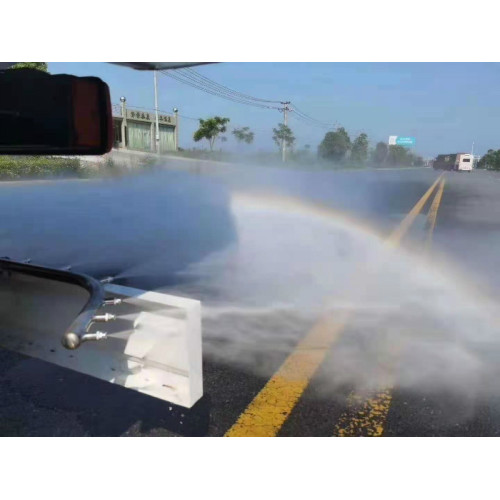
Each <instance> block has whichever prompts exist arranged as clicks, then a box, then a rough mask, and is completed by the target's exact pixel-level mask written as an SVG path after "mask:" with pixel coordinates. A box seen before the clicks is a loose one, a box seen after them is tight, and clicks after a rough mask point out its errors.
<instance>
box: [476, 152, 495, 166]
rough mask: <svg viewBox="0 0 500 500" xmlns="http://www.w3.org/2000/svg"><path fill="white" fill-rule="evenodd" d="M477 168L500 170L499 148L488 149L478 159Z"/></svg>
mask: <svg viewBox="0 0 500 500" xmlns="http://www.w3.org/2000/svg"><path fill="white" fill-rule="evenodd" d="M477 168H484V169H487V170H500V149H499V150H497V151H494V150H493V149H488V152H487V153H486V154H485V155H483V156H482V157H481V159H480V160H479V162H478V164H477Z"/></svg>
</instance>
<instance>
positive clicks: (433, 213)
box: [424, 177, 446, 252]
mask: <svg viewBox="0 0 500 500" xmlns="http://www.w3.org/2000/svg"><path fill="white" fill-rule="evenodd" d="M445 183H446V180H445V178H444V177H443V178H442V179H441V182H440V183H439V189H438V192H437V193H436V196H435V197H434V200H432V205H431V208H430V209H429V213H428V214H427V226H428V228H429V229H428V232H427V239H426V241H425V250H424V251H425V252H428V251H429V249H430V247H431V245H432V237H433V235H434V228H435V227H436V220H437V214H438V210H439V205H440V204H441V199H442V198H443V190H444V185H445Z"/></svg>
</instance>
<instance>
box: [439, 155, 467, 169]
mask: <svg viewBox="0 0 500 500" xmlns="http://www.w3.org/2000/svg"><path fill="white" fill-rule="evenodd" d="M473 164H474V157H473V156H472V155H471V154H470V153H452V154H446V155H438V156H437V157H436V159H435V160H434V162H433V167H434V170H455V171H457V172H461V171H465V172H470V171H471V170H472V166H473Z"/></svg>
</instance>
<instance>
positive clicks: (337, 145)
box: [318, 127, 351, 162]
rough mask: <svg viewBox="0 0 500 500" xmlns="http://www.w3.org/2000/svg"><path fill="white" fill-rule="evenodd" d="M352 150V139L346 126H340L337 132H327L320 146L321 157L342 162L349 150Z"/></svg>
mask: <svg viewBox="0 0 500 500" xmlns="http://www.w3.org/2000/svg"><path fill="white" fill-rule="evenodd" d="M350 150H351V139H350V137H349V134H348V133H347V131H346V129H345V128H344V127H340V128H338V129H337V130H336V131H335V132H327V133H326V134H325V137H324V139H323V140H322V141H321V144H320V145H319V147H318V154H319V156H320V157H321V158H324V159H326V160H332V161H337V162H340V161H342V160H343V159H344V158H345V156H346V154H347V153H348V151H350Z"/></svg>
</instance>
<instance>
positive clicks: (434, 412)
mask: <svg viewBox="0 0 500 500" xmlns="http://www.w3.org/2000/svg"><path fill="white" fill-rule="evenodd" d="M253 175H254V174H248V176H247V177H243V178H242V177H241V176H240V177H239V178H238V180H235V179H234V177H232V176H230V177H228V178H223V177H224V176H221V177H220V179H219V181H220V182H223V183H226V184H227V185H229V186H230V188H231V189H235V188H236V187H238V186H240V185H242V184H245V185H246V186H249V185H255V186H257V185H258V182H257V180H256V179H255V178H253V177H252V176H253ZM259 175H260V174H259ZM272 175H273V176H275V184H274V186H275V187H276V186H281V183H280V180H279V173H273V174H272ZM311 175H313V176H314V175H318V176H320V175H323V174H320V173H318V174H311ZM439 175H440V172H434V171H432V170H430V169H411V170H384V171H378V172H372V171H354V172H343V173H338V174H335V175H334V177H333V178H332V179H333V181H332V183H331V184H327V183H323V182H320V183H319V185H321V186H322V187H321V189H318V190H315V189H314V186H315V185H318V184H317V183H316V184H314V183H315V182H317V181H311V180H310V179H311V177H310V175H307V176H305V175H303V174H300V173H299V174H297V177H296V178H295V181H294V182H293V183H290V184H289V185H288V188H287V189H281V193H280V194H282V195H286V196H294V197H298V198H300V199H302V200H307V203H318V202H321V203H322V204H325V203H326V204H327V205H328V206H329V207H331V208H332V209H333V210H335V211H336V213H339V212H340V213H342V214H343V215H345V216H346V217H349V218H351V219H352V220H356V221H359V222H360V225H361V221H362V224H363V226H364V227H366V226H368V227H369V228H370V229H371V230H373V231H376V232H377V233H378V234H379V235H380V236H379V237H378V239H376V238H375V237H373V236H370V238H372V239H368V240H367V239H366V238H368V237H367V236H363V235H361V236H360V235H359V234H358V233H359V231H358V229H357V228H356V227H355V224H354V223H353V231H352V235H351V233H350V232H349V230H346V229H345V223H344V226H342V227H341V229H342V231H344V233H342V234H344V236H343V238H342V242H343V243H342V244H343V245H345V248H344V247H342V248H341V247H338V248H337V247H335V248H333V247H332V253H331V255H332V257H331V259H332V260H331V262H332V269H331V272H332V273H333V274H335V273H337V274H335V276H336V281H335V283H336V286H335V287H332V290H331V291H332V293H331V296H329V295H328V293H329V292H328V291H329V288H328V287H329V286H330V282H328V283H327V284H325V285H324V287H325V288H324V289H323V288H322V287H321V286H319V284H318V286H317V287H316V288H315V289H316V290H317V288H318V287H319V288H320V290H319V291H318V295H317V296H316V295H315V296H314V301H316V302H317V301H318V300H319V296H324V298H325V299H328V300H330V302H331V303H330V305H331V309H328V310H329V311H330V310H333V313H332V315H333V316H328V318H327V319H326V320H324V321H323V323H321V321H322V318H323V317H324V314H325V313H324V312H321V311H320V312H318V311H315V312H314V314H313V313H311V310H309V309H308V310H307V312H304V310H302V309H300V308H299V307H298V306H297V302H293V300H292V301H291V303H292V304H295V309H294V308H293V307H288V308H285V310H284V311H283V310H281V309H279V308H277V309H269V310H265V311H264V312H263V313H262V314H256V313H255V311H256V310H257V309H258V304H257V305H256V306H255V307H254V309H253V310H252V311H251V313H250V312H248V311H250V309H248V308H247V309H246V311H247V313H241V312H239V311H238V310H237V309H234V310H233V311H232V312H231V310H230V311H229V312H226V313H224V314H220V315H217V314H212V315H210V314H207V316H206V317H205V319H204V329H205V330H206V332H207V334H206V336H205V340H204V343H205V345H204V352H205V353H206V354H205V356H204V368H203V370H204V373H203V375H204V393H205V394H204V396H203V398H202V399H201V400H200V401H199V402H198V403H197V404H196V405H195V407H194V408H192V409H190V410H186V409H184V408H181V407H177V406H175V405H171V404H168V403H165V402H162V401H159V400H156V399H153V398H150V397H147V396H144V395H141V394H138V393H135V392H133V391H130V390H127V389H124V388H121V387H118V386H114V385H112V384H108V383H105V382H102V381H99V380H96V379H93V378H91V377H87V376H84V375H81V374H78V373H75V372H71V371H69V370H65V369H62V368H59V367H56V366H54V365H51V364H48V363H44V362H42V361H39V360H34V359H28V358H25V357H23V356H20V355H18V354H15V353H11V352H7V351H4V350H0V401H1V403H0V435H3V436H223V435H226V434H228V433H229V434H232V435H276V436H334V435H383V436H450V435H453V436H494V435H497V434H498V433H499V431H500V391H498V390H497V389H496V385H498V384H497V381H498V376H499V374H500V370H499V369H498V368H497V364H498V365H500V340H499V338H498V337H497V334H498V335H500V331H497V330H496V328H497V323H496V320H495V314H494V312H492V308H491V304H494V303H495V300H496V296H497V294H498V292H499V289H498V288H499V279H498V277H499V271H500V252H498V251H496V249H497V248H498V244H499V243H500V217H499V216H500V175H498V174H495V173H490V172H481V171H475V172H472V173H470V174H469V173H454V172H448V173H446V174H445V175H444V179H445V182H444V184H443V185H441V184H440V183H436V185H435V188H434V190H433V192H432V193H430V194H429V196H428V198H427V199H425V200H424V201H425V203H423V204H422V206H421V207H420V209H419V210H417V211H416V213H414V217H413V219H412V220H411V224H410V225H409V227H407V229H406V230H405V232H404V235H403V236H402V237H401V238H400V239H398V238H399V237H398V238H396V237H395V236H394V234H395V233H394V231H398V228H401V227H402V225H403V226H404V224H405V221H408V214H410V213H411V211H412V209H413V208H414V207H415V206H416V204H418V202H419V200H421V199H422V197H423V196H424V195H425V193H426V192H427V191H428V189H429V188H430V187H431V185H433V183H435V181H436V179H437V178H438V176H439ZM308 182H311V186H309V187H308V186H307V183H308ZM332 186H333V187H332ZM440 186H442V187H441V189H442V191H441V198H440V200H439V203H438V201H435V196H436V193H437V192H438V191H439V189H440ZM433 203H434V209H432V206H433ZM433 211H434V223H435V227H434V229H433V231H432V234H431V236H432V241H431V242H429V234H430V221H429V218H431V219H432V212H433ZM254 215H255V214H254ZM258 221H259V219H258V218H257V219H255V220H254V223H257V224H258ZM311 224H312V223H311ZM306 225H307V224H306ZM282 227H284V226H282ZM297 231H299V230H298V229H297ZM252 234H253V233H252ZM315 234H316V233H311V234H309V237H310V238H311V239H310V240H309V241H306V242H305V243H304V244H303V247H304V252H305V255H307V252H308V251H310V252H312V253H311V254H310V260H312V261H316V260H319V259H320V258H323V257H322V256H323V254H321V253H318V254H316V253H314V251H313V250H312V249H314V248H315V246H317V245H322V246H323V247H324V246H325V245H327V244H328V241H330V240H328V239H325V240H323V239H321V241H319V240H315V239H314V235H315ZM318 234H319V233H318ZM335 234H336V233H335ZM335 234H334V235H333V238H334V239H333V240H332V241H334V242H335V241H337V240H338V238H337V240H336V239H335ZM363 234H364V233H363ZM363 238H365V239H363ZM390 238H393V242H392V243H393V245H392V246H395V247H397V248H396V250H394V249H392V250H390V252H393V253H381V252H382V250H380V249H385V248H386V247H385V246H384V241H387V239H390ZM396 239H397V242H395V240H396ZM336 244H337V243H335V245H336ZM339 244H340V243H339ZM332 245H333V244H332ZM262 246H263V244H262V245H260V246H259V244H256V246H255V248H257V249H258V248H260V247H262ZM308 249H310V250H308ZM327 250H328V248H327ZM383 252H386V250H383ZM373 255H376V257H374V256H373ZM381 255H382V257H381ZM281 260H285V256H284V255H283V256H282V259H281ZM278 264H279V263H277V264H276V265H277V266H278ZM359 264H362V265H364V266H365V267H362V270H361V272H358V274H349V273H346V275H345V276H344V274H342V270H343V269H345V268H349V266H352V267H353V268H354V266H358V265H359ZM375 267H376V270H374V269H375ZM286 269H289V273H288V274H290V275H292V274H299V273H303V276H302V275H301V276H302V278H301V279H303V280H306V279H307V277H306V271H307V272H309V271H310V270H309V268H307V269H306V268H305V267H300V268H299V267H295V266H294V265H290V266H288V267H285V270H286ZM322 272H325V273H328V272H330V271H329V268H328V267H321V268H314V273H315V274H314V277H315V279H317V275H318V273H322ZM353 273H354V271H353ZM360 275H361V278H360ZM353 276H354V277H356V281H357V283H358V285H357V288H355V289H354V291H350V292H349V293H348V294H347V292H346V294H344V292H345V290H347V288H349V286H348V283H347V281H348V280H347V277H353ZM281 278H282V276H279V275H278V276H277V277H276V278H274V277H273V276H270V280H272V279H275V280H276V281H279V279H281ZM223 283H225V282H223ZM314 283H319V281H318V282H316V281H314ZM321 283H323V282H321ZM322 286H323V284H322ZM249 287H250V285H249ZM243 288H245V287H243ZM181 289H182V287H181ZM172 290H174V291H175V290H176V287H173V288H172ZM208 290H210V288H209V289H208ZM349 290H351V289H350V288H349ZM360 290H361V292H360ZM206 293H208V292H206ZM269 293H270V292H269ZM298 293H299V291H298V290H297V288H294V290H293V291H292V292H291V293H290V295H291V296H292V297H293V296H294V295H297V294H298ZM263 297H264V299H265V298H266V296H265V294H264V295H263ZM283 297H285V295H283ZM283 297H281V298H283ZM288 297H289V295H286V298H288ZM201 298H204V297H201ZM208 298H209V299H210V297H208ZM306 298H307V297H306ZM234 300H235V301H236V302H235V301H233V303H232V305H234V304H237V300H238V298H236V299H234ZM283 300H284V299H283ZM301 300H302V298H301ZM304 300H305V299H304ZM299 303H300V302H299ZM212 306H213V304H212ZM216 306H220V303H219V304H216ZM213 310H215V311H218V309H217V307H215V309H210V311H212V312H213ZM325 310H326V309H325ZM210 311H209V312H210ZM346 311H348V312H346ZM339 314H340V315H341V316H340V317H341V319H340V320H339V319H338V317H339V316H338V315H339ZM318 322H320V323H321V324H319V323H318ZM318 324H319V326H318ZM315 328H316V330H315ZM318 328H319V330H320V333H319V334H318V333H317V332H318ZM311 332H312V333H311ZM332 332H334V334H333V333H332ZM233 334H234V338H232V337H231V335H233ZM311 335H312V337H311ZM318 335H319V336H318ZM311 338H314V339H315V340H316V341H317V340H318V339H319V340H320V341H319V342H317V343H314V342H312V347H311V345H308V344H307V339H309V340H310V339H311ZM277 339H279V341H277ZM304 339H306V340H304ZM252 342H253V344H252ZM303 342H305V344H304V343H303ZM242 343H244V348H243V347H241V345H240V344H242ZM228 346H230V348H228ZM283 366H285V368H283ZM287 367H288V368H287ZM287 370H288V371H287Z"/></svg>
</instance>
